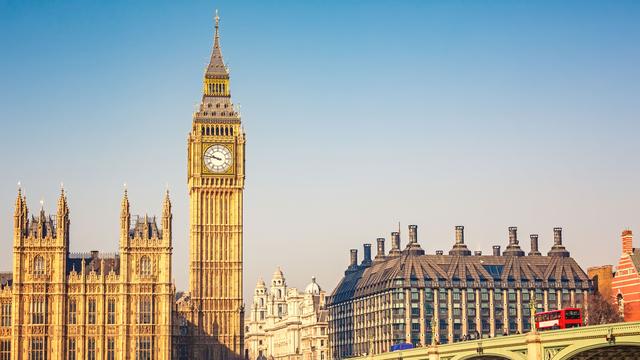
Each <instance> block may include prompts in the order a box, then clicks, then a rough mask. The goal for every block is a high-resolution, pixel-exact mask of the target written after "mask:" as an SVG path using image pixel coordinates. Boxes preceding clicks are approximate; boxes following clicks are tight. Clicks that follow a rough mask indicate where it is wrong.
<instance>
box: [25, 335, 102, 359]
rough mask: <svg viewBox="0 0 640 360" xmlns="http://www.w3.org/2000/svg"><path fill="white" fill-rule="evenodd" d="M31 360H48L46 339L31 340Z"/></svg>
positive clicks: (35, 338) (34, 338) (36, 338)
mask: <svg viewBox="0 0 640 360" xmlns="http://www.w3.org/2000/svg"><path fill="white" fill-rule="evenodd" d="M29 360H47V342H46V340H45V338H43V337H33V338H31V341H30V342H29ZM94 360H95V359H94Z"/></svg>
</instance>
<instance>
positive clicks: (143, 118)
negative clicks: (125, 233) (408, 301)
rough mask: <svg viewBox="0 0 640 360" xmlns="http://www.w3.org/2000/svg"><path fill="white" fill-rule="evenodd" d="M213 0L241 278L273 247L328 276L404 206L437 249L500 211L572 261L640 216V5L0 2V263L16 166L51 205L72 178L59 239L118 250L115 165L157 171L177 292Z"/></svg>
mask: <svg viewBox="0 0 640 360" xmlns="http://www.w3.org/2000/svg"><path fill="white" fill-rule="evenodd" d="M215 8H218V9H220V15H221V17H222V20H221V32H222V47H223V54H224V56H225V59H226V61H227V63H228V65H229V66H230V68H231V71H232V95H233V98H234V101H235V102H236V103H240V104H241V105H242V113H243V121H244V123H245V128H246V131H247V137H248V145H247V167H248V169H247V188H246V198H245V200H246V203H245V211H246V213H245V226H246V227H245V261H246V266H245V269H246V271H245V281H246V283H245V291H246V292H249V293H246V294H247V295H249V294H250V291H252V288H253V285H254V284H255V282H256V280H257V278H258V276H260V275H262V276H264V277H265V278H266V280H269V279H270V277H271V273H272V272H273V270H274V269H275V267H276V266H277V265H281V266H282V267H283V270H284V272H285V276H287V278H288V279H289V283H290V284H291V285H294V286H298V287H303V286H304V285H305V284H306V283H307V282H308V281H309V279H310V278H311V276H312V275H315V276H317V277H318V282H319V283H320V284H321V285H322V286H324V287H325V288H326V289H328V290H330V289H332V288H333V286H334V285H335V284H336V283H337V281H338V280H339V278H340V276H341V273H342V271H343V270H344V268H345V267H346V265H347V262H348V251H349V248H351V247H359V248H361V245H360V244H362V243H363V242H375V238H376V237H378V236H385V237H387V238H388V237H389V233H390V232H391V231H394V230H395V228H396V226H397V222H398V221H401V222H402V227H403V231H404V230H405V229H406V227H405V226H406V225H408V224H410V223H415V224H418V225H419V226H420V227H419V239H420V242H421V244H422V246H423V247H424V248H426V249H427V251H429V252H434V251H435V250H436V249H443V250H445V251H446V250H449V249H450V247H451V244H452V242H453V236H454V232H453V228H454V226H455V225H465V226H466V234H467V243H468V244H469V246H470V247H471V248H472V249H474V250H476V249H480V250H483V251H484V252H489V251H490V249H491V245H493V244H501V245H503V246H504V245H505V244H506V242H507V227H508V226H512V225H515V226H519V229H520V241H521V244H522V245H523V247H524V248H525V250H527V251H528V248H529V241H528V234H530V233H540V236H541V248H542V249H543V250H545V251H546V250H547V249H548V248H549V247H550V245H551V244H552V228H553V227H554V226H562V227H564V228H565V244H566V245H567V247H568V249H569V250H570V251H571V252H572V255H573V256H575V257H576V258H577V259H578V261H579V262H580V263H581V264H582V265H583V266H585V267H586V266H590V265H597V264H603V263H615V262H616V260H617V258H618V256H619V253H620V244H619V233H620V231H621V230H622V229H623V228H625V227H627V226H628V227H631V228H632V229H634V230H636V232H637V233H640V211H639V210H640V192H639V191H638V187H639V185H640V160H639V156H638V154H639V153H640V152H639V151H638V137H639V135H640V121H639V120H640V119H639V115H640V66H638V64H640V46H638V44H640V21H638V19H640V2H637V1H613V2H612V1H546V2H545V1H535V2H532V1H368V2H365V1H255V2H243V1H218V2H212V1H188V2H186V1H180V2H178V1H135V2H133V1H61V0H57V1H17V0H13V1H7V0H0V152H1V153H2V154H3V155H2V173H1V174H2V175H1V176H0V246H1V248H2V249H3V250H2V251H0V270H8V269H10V263H11V244H12V239H11V226H12V213H13V203H14V199H15V193H16V183H17V182H18V181H22V184H23V187H24V189H25V191H26V194H27V197H28V202H29V205H30V208H31V209H32V210H37V208H38V206H39V205H38V202H39V200H40V199H41V198H44V200H45V208H46V209H47V210H49V211H52V210H54V204H55V201H56V199H57V196H58V192H59V184H60V182H61V181H64V183H65V187H66V189H67V191H68V194H69V201H70V206H71V212H72V213H71V214H72V235H71V242H72V245H71V246H72V251H89V250H91V249H100V250H103V251H115V250H116V249H117V245H118V221H119V220H118V216H119V205H120V200H121V195H122V184H123V183H124V182H126V183H128V185H129V191H130V199H131V201H132V208H133V211H134V213H141V214H144V213H149V214H159V213H160V209H161V207H160V205H161V200H162V194H163V191H164V188H165V186H166V184H167V183H168V184H169V186H170V188H171V190H172V196H173V201H174V209H175V215H174V219H175V227H174V276H175V278H176V282H177V286H178V288H179V289H184V288H186V286H187V274H188V264H187V258H188V255H187V254H188V252H187V251H188V237H187V222H188V218H187V201H188V199H187V193H186V159H185V157H186V138H187V133H188V132H189V129H190V124H191V113H192V110H193V109H194V104H195V103H196V102H198V101H199V98H200V90H201V79H202V74H203V70H204V66H205V65H206V62H207V60H208V56H209V52H210V48H211V43H212V30H213V24H212V17H213V11H214V9H215ZM404 233H405V234H406V231H404ZM405 242H406V238H403V244H404V243H405ZM388 247H389V244H388ZM388 247H387V249H388Z"/></svg>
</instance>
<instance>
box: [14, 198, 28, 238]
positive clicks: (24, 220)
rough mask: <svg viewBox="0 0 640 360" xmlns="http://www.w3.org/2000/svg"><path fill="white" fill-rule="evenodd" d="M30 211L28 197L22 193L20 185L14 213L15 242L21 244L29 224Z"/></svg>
mask: <svg viewBox="0 0 640 360" xmlns="http://www.w3.org/2000/svg"><path fill="white" fill-rule="evenodd" d="M28 222H29V220H28V211H27V202H26V198H25V197H24V196H23V195H22V188H20V187H18V196H17V197H16V204H15V210H14V213H13V230H14V233H13V240H14V244H15V245H18V246H20V245H21V244H22V239H23V238H24V236H25V234H26V232H27V228H28V226H29V224H28Z"/></svg>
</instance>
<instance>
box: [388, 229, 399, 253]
mask: <svg viewBox="0 0 640 360" xmlns="http://www.w3.org/2000/svg"><path fill="white" fill-rule="evenodd" d="M398 255H400V233H399V232H397V231H394V232H392V233H391V250H390V251H389V256H398Z"/></svg>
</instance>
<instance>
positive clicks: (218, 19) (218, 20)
mask: <svg viewBox="0 0 640 360" xmlns="http://www.w3.org/2000/svg"><path fill="white" fill-rule="evenodd" d="M214 19H215V20H216V28H217V27H218V25H219V23H220V16H218V9H216V17H215V18H214Z"/></svg>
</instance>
